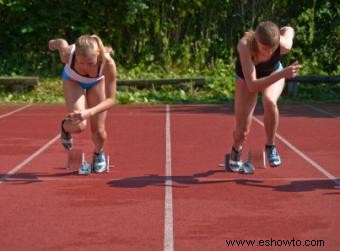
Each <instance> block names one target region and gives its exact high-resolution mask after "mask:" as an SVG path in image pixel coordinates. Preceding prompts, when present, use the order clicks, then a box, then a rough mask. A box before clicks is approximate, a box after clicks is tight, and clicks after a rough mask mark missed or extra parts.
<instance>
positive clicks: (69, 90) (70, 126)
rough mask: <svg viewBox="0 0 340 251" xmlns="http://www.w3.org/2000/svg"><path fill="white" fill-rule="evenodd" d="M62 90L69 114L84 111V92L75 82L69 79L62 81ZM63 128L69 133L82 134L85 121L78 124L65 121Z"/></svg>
mask: <svg viewBox="0 0 340 251" xmlns="http://www.w3.org/2000/svg"><path fill="white" fill-rule="evenodd" d="M63 90H64V99H65V105H66V108H67V110H68V112H69V113H72V112H77V111H81V110H84V109H86V99H85V91H84V89H83V88H82V87H81V86H80V85H79V84H78V83H77V82H75V81H73V80H71V79H63ZM63 128H64V130H65V131H66V132H69V133H79V132H82V131H84V130H85V128H86V120H84V121H82V122H80V123H74V122H72V121H70V120H65V122H64V123H63Z"/></svg>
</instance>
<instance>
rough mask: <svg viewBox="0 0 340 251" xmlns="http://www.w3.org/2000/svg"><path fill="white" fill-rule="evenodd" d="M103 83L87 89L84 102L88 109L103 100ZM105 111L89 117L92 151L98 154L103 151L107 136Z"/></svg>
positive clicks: (104, 96) (102, 81)
mask: <svg viewBox="0 0 340 251" xmlns="http://www.w3.org/2000/svg"><path fill="white" fill-rule="evenodd" d="M104 88H105V82H104V80H101V81H100V82H99V83H98V84H96V85H95V86H93V87H91V88H89V89H88V90H87V92H86V101H87V105H88V106H89V107H93V106H96V105H97V104H98V103H100V102H101V101H103V100H105V98H106V95H105V89H104ZM105 121H106V111H104V112H101V113H98V114H96V115H93V116H91V117H90V125H91V132H92V141H93V143H94V151H95V152H97V153H99V152H100V151H102V150H103V146H104V142H105V140H106V137H107V134H106V129H105Z"/></svg>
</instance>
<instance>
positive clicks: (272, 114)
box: [262, 79, 285, 145]
mask: <svg viewBox="0 0 340 251" xmlns="http://www.w3.org/2000/svg"><path fill="white" fill-rule="evenodd" d="M284 85H285V81H284V79H280V80H279V81H277V82H275V83H273V84H272V85H270V86H268V87H267V88H266V89H264V90H263V95H262V103H263V108H264V126H265V131H266V136H267V142H266V144H267V145H274V144H275V134H276V130H277V127H278V124H279V116H280V115H279V109H278V106H277V101H278V99H279V97H280V95H281V93H282V91H283V88H284Z"/></svg>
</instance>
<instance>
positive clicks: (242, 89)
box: [233, 78, 257, 150]
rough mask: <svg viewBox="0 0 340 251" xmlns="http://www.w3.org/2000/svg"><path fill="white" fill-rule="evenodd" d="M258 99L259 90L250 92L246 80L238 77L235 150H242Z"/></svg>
mask: <svg viewBox="0 0 340 251" xmlns="http://www.w3.org/2000/svg"><path fill="white" fill-rule="evenodd" d="M256 99H257V92H249V90H248V88H247V85H246V83H245V81H244V80H243V79H241V78H239V79H237V80H236V92H235V104H234V109H235V122H236V125H235V130H234V133H233V138H234V142H233V147H234V149H235V150H240V148H241V146H242V144H243V143H244V141H245V140H246V137H247V135H248V134H249V131H250V127H251V122H252V116H253V112H254V109H255V106H256Z"/></svg>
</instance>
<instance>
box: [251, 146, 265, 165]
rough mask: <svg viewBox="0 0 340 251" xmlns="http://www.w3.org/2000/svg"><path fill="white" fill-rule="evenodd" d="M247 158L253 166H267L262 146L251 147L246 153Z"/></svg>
mask: <svg viewBox="0 0 340 251" xmlns="http://www.w3.org/2000/svg"><path fill="white" fill-rule="evenodd" d="M248 159H249V160H250V161H251V163H252V164H253V166H254V167H255V168H259V169H263V168H266V167H267V166H266V155H265V152H264V150H263V149H262V148H261V149H260V148H255V149H251V150H250V151H249V154H248Z"/></svg>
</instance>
